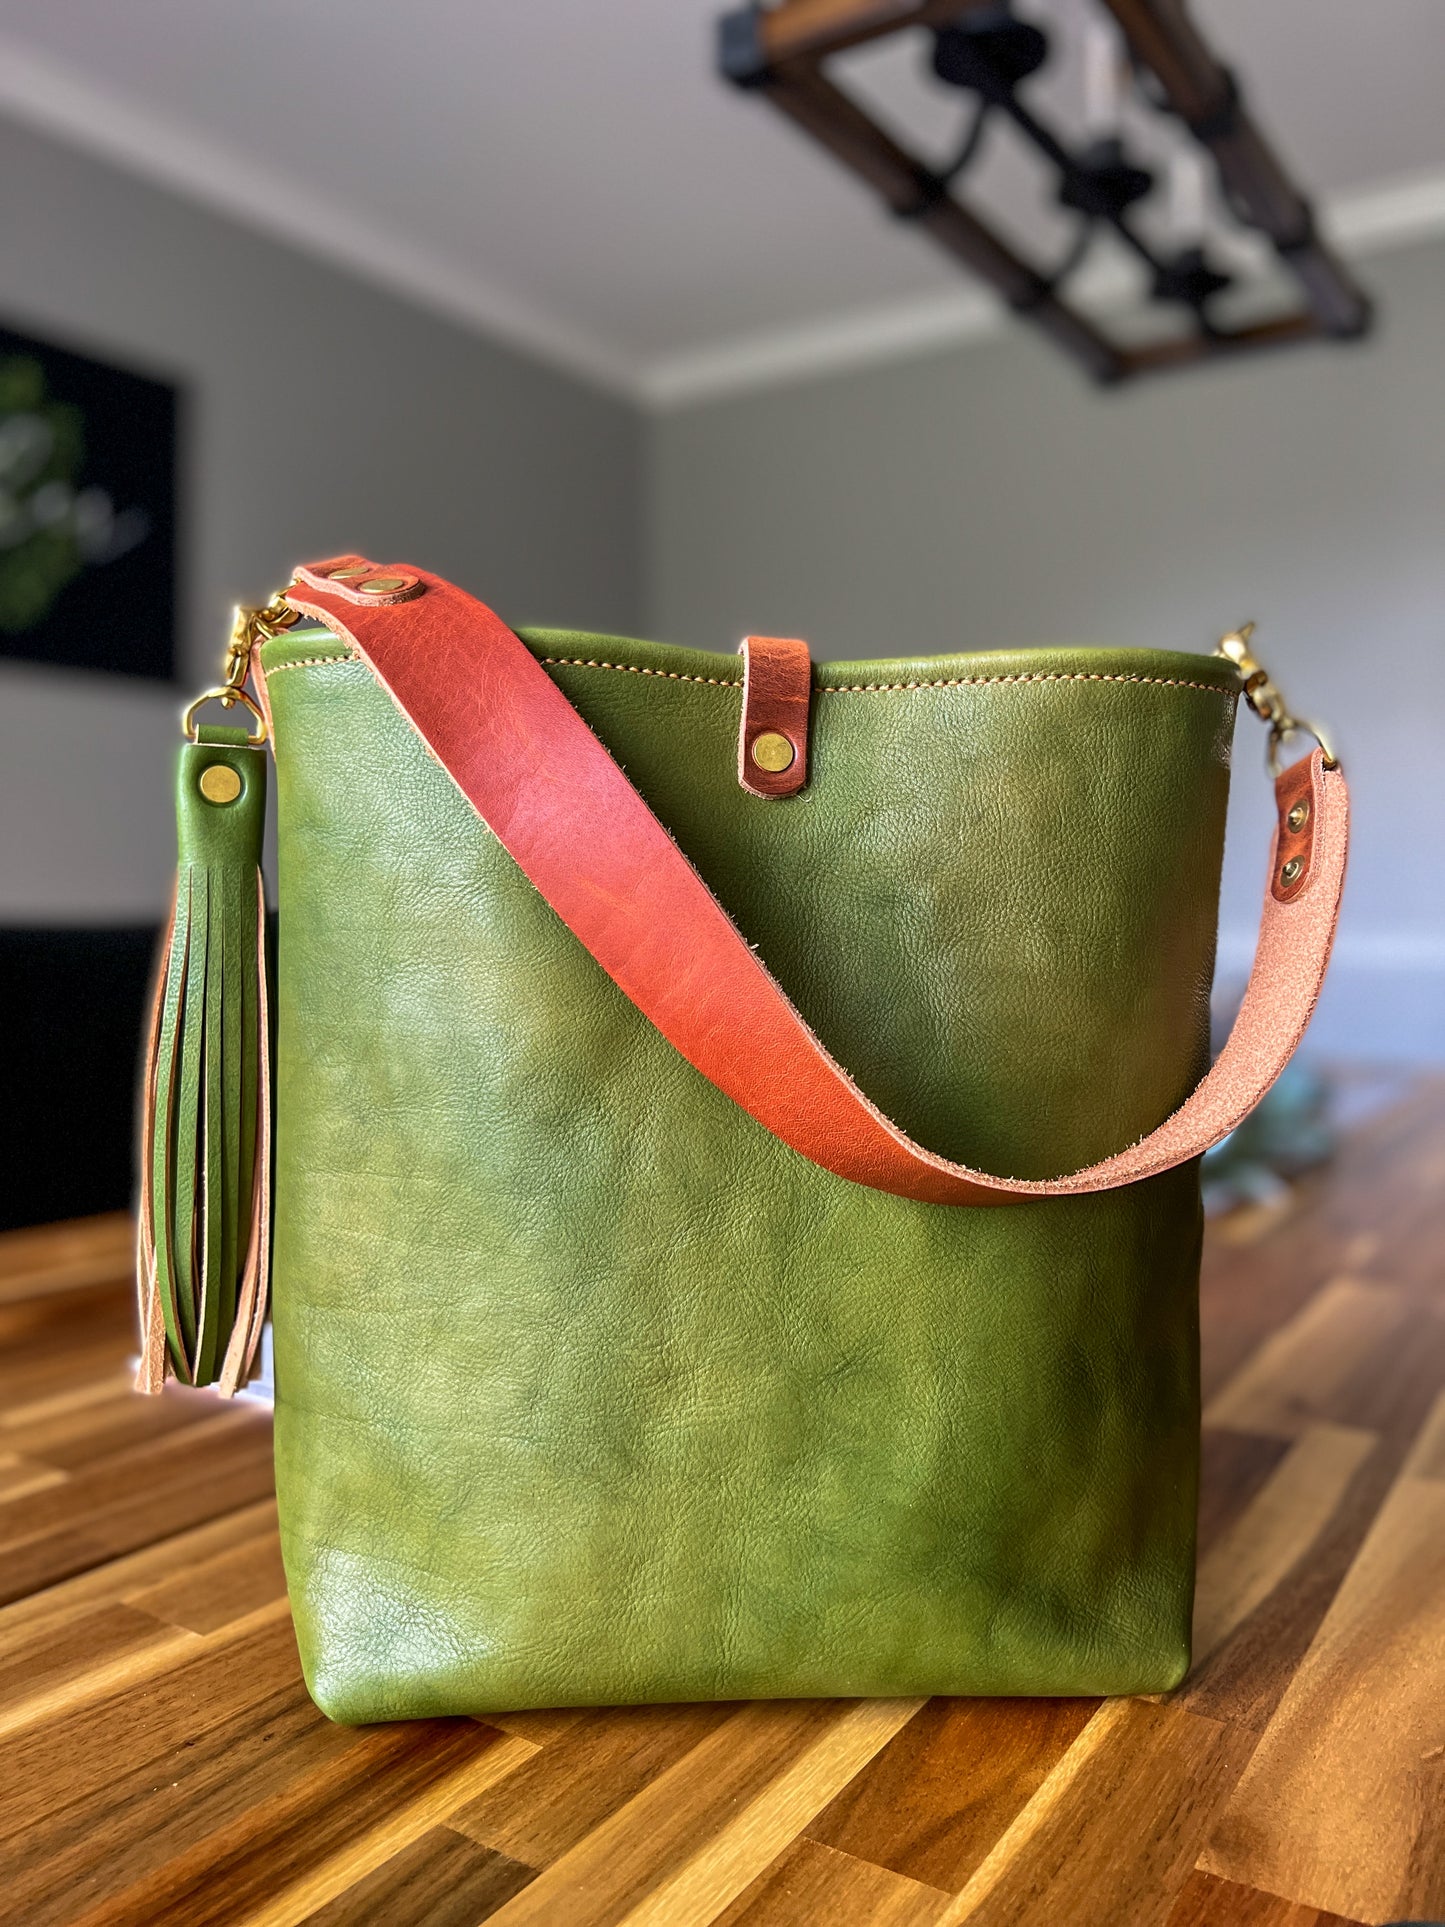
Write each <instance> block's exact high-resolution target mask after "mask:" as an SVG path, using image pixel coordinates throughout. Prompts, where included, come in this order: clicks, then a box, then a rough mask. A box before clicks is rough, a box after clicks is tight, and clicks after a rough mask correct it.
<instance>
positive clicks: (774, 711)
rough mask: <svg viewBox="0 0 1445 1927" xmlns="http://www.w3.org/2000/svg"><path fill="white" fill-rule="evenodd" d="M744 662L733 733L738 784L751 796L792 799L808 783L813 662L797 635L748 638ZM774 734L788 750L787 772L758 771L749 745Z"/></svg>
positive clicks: (743, 648)
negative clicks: (739, 716) (739, 712)
mask: <svg viewBox="0 0 1445 1927" xmlns="http://www.w3.org/2000/svg"><path fill="white" fill-rule="evenodd" d="M741 653H742V658H743V720H742V727H741V729H740V730H739V731H738V781H739V782H740V783H741V784H742V786H743V788H744V789H745V790H748V791H750V792H751V794H752V795H754V796H796V795H797V793H798V791H799V790H800V789H801V788H802V787H803V785H804V783H806V782H807V780H808V711H809V708H810V706H811V704H812V700H813V662H812V658H811V657H810V656H809V654H808V645H807V643H806V642H799V641H798V639H797V637H796V636H748V637H746V638H745V639H744V641H743V643H742V646H741ZM770 731H775V732H776V733H777V734H778V735H779V736H785V737H786V738H787V740H788V741H789V742H790V743H791V744H792V746H793V760H792V762H791V763H789V765H788V767H787V768H786V769H779V770H770V769H760V768H759V767H758V765H757V764H756V763H755V762H754V761H753V753H752V752H753V744H754V743H755V742H756V741H757V740H758V738H759V736H762V735H765V734H767V733H768V732H770Z"/></svg>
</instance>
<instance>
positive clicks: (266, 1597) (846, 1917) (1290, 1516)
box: [0, 1080, 1445, 1927]
mask: <svg viewBox="0 0 1445 1927" xmlns="http://www.w3.org/2000/svg"><path fill="white" fill-rule="evenodd" d="M129 1263H130V1230H129V1226H128V1224H126V1223H125V1222H124V1221H123V1220H120V1219H99V1220H92V1221H89V1222H86V1223H83V1224H77V1225H71V1226H58V1227H55V1228H53V1229H49V1230H45V1231H40V1232H26V1233H12V1234H9V1235H8V1236H7V1237H5V1238H3V1239H0V1600H3V1602H5V1603H4V1604H3V1607H0V1920H3V1921H4V1922H7V1923H27V1924H28V1923H36V1927H40V1923H56V1924H57V1927H60V1924H62V1923H63V1924H66V1927H69V1924H70V1923H79V1922H85V1923H89V1924H91V1927H99V1923H102V1922H104V1923H108V1924H110V1927H119V1924H120V1923H137V1927H140V1924H141V1923H144V1927H158V1924H159V1923H171V1922H174V1923H184V1924H185V1927H201V1924H202V1923H208V1922H214V1923H233V1922H250V1923H267V1927H282V1924H283V1923H293V1922H301V1921H306V1922H311V1923H314V1924H315V1927H343V1924H346V1927H350V1924H351V1923H359V1922H380V1923H386V1924H387V1927H409V1923H420V1922H427V1923H436V1924H437V1927H471V1924H472V1923H475V1922H480V1921H483V1920H493V1921H497V1922H504V1923H507V1927H519V1924H520V1923H523V1922H527V1923H557V1927H593V1924H595V1927H602V1924H603V1923H613V1922H621V1921H627V1922H629V1923H643V1922H646V1923H650V1924H653V1927H690V1924H691V1923H694V1922H696V1923H701V1922H705V1921H716V1922H725V1923H728V1927H801V1924H802V1923H844V1924H849V1923H879V1924H880V1927H882V1924H884V1923H886V1927H939V1924H940V1923H953V1922H959V1921H970V1922H977V1923H981V1924H985V1927H996V1924H998V1923H1027V1924H1029V1927H1032V1924H1033V1923H1039V1927H1060V1924H1062V1927H1095V1924H1096V1923H1097V1927H1217V1924H1220V1923H1222V1924H1223V1927H1232V1924H1233V1923H1240V1924H1241V1927H1245V1924H1248V1927H1326V1923H1337V1922H1346V1923H1348V1922H1383V1921H1390V1920H1395V1919H1400V1918H1406V1917H1408V1918H1413V1919H1425V1920H1428V1919H1431V1918H1433V1917H1437V1916H1441V1915H1445V1278H1442V1264H1445V1081H1439V1080H1437V1081H1433V1082H1431V1081H1422V1082H1420V1083H1418V1084H1416V1085H1413V1086H1411V1087H1410V1089H1409V1090H1408V1092H1407V1093H1406V1095H1405V1096H1404V1097H1403V1099H1402V1101H1400V1102H1399V1103H1397V1104H1396V1105H1394V1106H1393V1107H1392V1108H1391V1109H1389V1110H1388V1111H1386V1112H1384V1113H1382V1114H1379V1115H1376V1116H1375V1117H1374V1118H1372V1119H1371V1120H1369V1121H1368V1122H1366V1123H1365V1124H1363V1125H1362V1126H1360V1127H1359V1128H1358V1129H1357V1130H1356V1131H1354V1132H1353V1133H1352V1134H1351V1136H1350V1138H1349V1140H1348V1142H1347V1143H1346V1146H1345V1148H1344V1150H1343V1151H1342V1153H1341V1155H1340V1157H1339V1159H1338V1160H1337V1162H1336V1163H1335V1165H1334V1166H1333V1167H1332V1168H1331V1170H1330V1171H1329V1172H1327V1173H1325V1174H1323V1175H1322V1176H1320V1177H1318V1178H1316V1179H1313V1180H1311V1181H1310V1182H1309V1183H1307V1184H1306V1185H1305V1186H1304V1187H1302V1188H1301V1190H1300V1191H1299V1193H1298V1194H1297V1195H1296V1198H1295V1201H1294V1203H1293V1204H1292V1205H1291V1206H1290V1207H1289V1208H1288V1209H1286V1210H1285V1211H1284V1212H1283V1213H1279V1214H1275V1215H1269V1214H1260V1213H1256V1214H1254V1215H1253V1216H1250V1217H1243V1218H1239V1217H1237V1218H1234V1219H1230V1220H1226V1221H1225V1222H1224V1223H1223V1224H1222V1225H1220V1226H1219V1227H1217V1228H1214V1229H1212V1230H1211V1235H1210V1238H1209V1242H1208V1248H1207V1252H1206V1261H1205V1284H1204V1337H1205V1427H1206V1429H1205V1464H1206V1479H1205V1490H1204V1498H1203V1511H1202V1532H1203V1540H1202V1560H1201V1567H1200V1581H1199V1603H1198V1612H1197V1632H1198V1659H1197V1662H1196V1665H1195V1668H1194V1671H1193V1673H1192V1674H1191V1676H1190V1678H1189V1679H1188V1680H1187V1681H1186V1682H1185V1684H1184V1685H1183V1686H1182V1687H1181V1688H1180V1689H1179V1691H1178V1692H1176V1693H1174V1694H1173V1695H1171V1696H1170V1697H1169V1698H1168V1699H1167V1700H1166V1701H1147V1700H1124V1701H1112V1702H1106V1703H1100V1702H1094V1701H1057V1700H1055V1701H988V1700H932V1701H929V1702H927V1703H926V1704H922V1705H920V1704H918V1703H916V1702H914V1701H896V1702H861V1703H836V1702H831V1703H830V1702H823V1703H801V1704H793V1703H788V1704H763V1705H752V1706H700V1707H699V1706H681V1707H653V1708H645V1709H641V1710H637V1709H633V1710H620V1711H606V1712H585V1713H577V1712H558V1713H525V1714H518V1715H516V1716H515V1717H506V1718H500V1717H499V1718H495V1719H492V1720H490V1721H488V1722H487V1723H485V1724H483V1723H481V1722H474V1721H467V1720H454V1721H433V1722H426V1723H418V1724H412V1725H404V1726H392V1727H372V1728H364V1729H356V1730H345V1729H342V1728H338V1727H333V1726H329V1725H328V1724H327V1722H326V1721H325V1720H323V1719H322V1717H321V1716H320V1714H318V1713H317V1712H316V1711H315V1709H314V1708H313V1707H312V1706H311V1704H310V1702H309V1701H308V1699H307V1698H306V1694H305V1691H304V1689H303V1687H302V1684H301V1678H300V1673H299V1670H298V1667H297V1663H296V1653H295V1647H294V1644H293V1641H292V1636H291V1627H290V1621H289V1619H288V1617H287V1612H286V1603H285V1587H284V1582H283V1578H282V1573H281V1566H280V1560H279V1557H278V1553H277V1547H276V1528H275V1509H274V1505H273V1503H272V1497H271V1474H270V1426H269V1421H268V1417H267V1414H266V1413H265V1412H264V1411H263V1410H261V1409H258V1408H257V1407H255V1406H249V1407H248V1406H246V1405H237V1406H230V1407H228V1406H225V1405H222V1404H220V1403H218V1402H215V1401H213V1400H211V1399H209V1398H207V1397H204V1396H199V1395H195V1394H187V1393H184V1392H176V1391H172V1392H168V1393H167V1395H166V1396H165V1397H164V1398H163V1399H159V1400H144V1399H140V1398H137V1397H135V1396H134V1395H133V1394H132V1393H131V1392H130V1390H129V1385H128V1372H127V1370H126V1360H127V1357H128V1355H129V1354H130V1352H131V1351H132V1349H133V1339H132V1327H131V1317H132V1314H131V1309H130V1299H129V1294H128V1286H127V1285H126V1283H125V1279H126V1273H127V1271H128V1268H129Z"/></svg>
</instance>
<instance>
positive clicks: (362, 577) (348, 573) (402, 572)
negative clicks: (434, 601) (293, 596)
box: [296, 555, 422, 609]
mask: <svg viewBox="0 0 1445 1927" xmlns="http://www.w3.org/2000/svg"><path fill="white" fill-rule="evenodd" d="M296 580H297V581H298V582H304V583H306V584H307V585H308V586H309V587H311V588H313V589H325V590H326V591H327V592H328V594H331V595H339V596H340V597H341V598H342V600H343V601H345V602H354V603H355V604H356V606H357V607H358V608H359V609H365V608H374V607H376V606H377V605H380V606H381V607H382V608H387V607H389V606H390V605H391V604H392V603H394V602H410V601H411V599H412V597H413V596H417V595H420V594H421V591H422V585H421V581H420V579H419V578H418V577H417V575H416V574H415V573H414V572H413V571H411V570H409V569H381V568H378V567H377V565H376V564H375V563H374V562H368V561H367V559H366V557H365V556H364V555H333V556H332V557H331V559H330V560H329V561H327V562H308V563H305V564H303V566H302V567H301V568H299V569H298V570H297V571H296ZM378 581H380V582H386V583H388V584H389V583H391V582H395V584H396V586H395V588H390V587H388V588H387V589H385V590H384V591H381V592H378V593H372V592H370V591H368V589H367V586H366V585H367V583H369V582H378Z"/></svg>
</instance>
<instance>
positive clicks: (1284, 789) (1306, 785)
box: [1269, 757, 1315, 903]
mask: <svg viewBox="0 0 1445 1927" xmlns="http://www.w3.org/2000/svg"><path fill="white" fill-rule="evenodd" d="M1274 793H1275V801H1276V804H1277V806H1278V809H1279V830H1278V833H1277V835H1276V838H1275V846H1274V865H1273V868H1272V869H1271V871H1270V878H1269V888H1270V894H1271V895H1272V896H1274V897H1276V898H1277V899H1278V900H1279V901H1280V902H1281V903H1288V901H1289V900H1290V898H1291V897H1296V896H1298V895H1299V893H1300V891H1301V890H1303V888H1304V887H1305V885H1306V884H1307V883H1308V882H1309V878H1310V870H1311V869H1312V868H1313V866H1314V851H1315V809H1314V796H1313V793H1312V791H1311V788H1310V765H1309V758H1308V757H1306V758H1305V759H1304V760H1303V761H1302V762H1298V763H1292V764H1291V765H1290V767H1289V768H1288V769H1287V770H1283V771H1281V773H1280V774H1279V776H1278V777H1277V778H1276V779H1275V786H1274ZM1298 807H1302V808H1303V809H1304V812H1305V819H1304V821H1303V823H1301V824H1300V826H1299V828H1298V829H1291V828H1290V824H1289V818H1290V812H1291V811H1292V810H1294V809H1296V808H1298ZM1291 863H1298V864H1299V866H1300V867H1299V870H1298V872H1297V873H1295V874H1293V875H1291V876H1290V877H1289V878H1288V880H1286V868H1287V866H1288V865H1289V864H1291Z"/></svg>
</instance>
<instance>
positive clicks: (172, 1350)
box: [136, 731, 271, 1397]
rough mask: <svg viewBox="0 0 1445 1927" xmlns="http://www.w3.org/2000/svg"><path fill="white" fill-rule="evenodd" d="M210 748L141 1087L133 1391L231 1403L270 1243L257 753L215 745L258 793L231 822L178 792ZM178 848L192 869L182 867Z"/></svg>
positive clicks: (258, 1313) (260, 1308) (259, 1302)
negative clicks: (193, 1390) (210, 1391)
mask: <svg viewBox="0 0 1445 1927" xmlns="http://www.w3.org/2000/svg"><path fill="white" fill-rule="evenodd" d="M208 734H214V735H215V736H220V735H222V732H221V731H215V732H208ZM225 734H227V735H229V734H230V732H225ZM207 747H209V745H207V744H206V743H205V742H204V741H203V742H202V744H200V745H197V746H194V747H192V748H188V749H187V750H185V751H183V752H182V772H181V796H180V799H179V814H180V817H181V843H182V865H181V868H180V871H179V874H178V876H177V881H176V895H175V904H174V908H173V911H172V915H171V921H170V926H169V929H168V931H167V935H166V940H165V944H164V947H163V951H162V957H161V964H160V969H159V972H158V975H157V981H156V991H155V1001H154V1007H153V1010H152V1018H151V1026H150V1035H149V1039H148V1043H147V1049H146V1059H145V1069H144V1075H143V1083H142V1119H141V1158H140V1164H141V1170H140V1194H141V1195H140V1210H139V1214H138V1216H139V1248H138V1252H137V1284H138V1289H139V1295H140V1320H141V1360H140V1369H139V1372H138V1374H137V1377H136V1389H137V1390H138V1391H142V1392H151V1393H155V1392H159V1391H160V1390H161V1389H162V1387H163V1386H164V1384H165V1382H166V1380H167V1379H168V1378H172V1377H173V1378H176V1379H179V1380H180V1381H181V1383H183V1384H187V1385H214V1386H215V1387H216V1389H217V1390H218V1391H219V1392H220V1393H221V1394H222V1395H223V1396H225V1397H230V1396H231V1395H233V1394H234V1393H235V1392H236V1391H238V1390H239V1389H240V1387H241V1386H242V1385H244V1384H245V1383H246V1382H247V1380H248V1379H249V1378H250V1376H251V1374H252V1371H253V1370H254V1367H255V1362H256V1356H257V1352H258V1349H259V1345H260V1338H261V1328H262V1326H263V1324H264V1322H265V1317H266V1287H267V1278H268V1271H269V1255H270V1241H271V1075H270V1056H271V1045H270V1010H269V998H268V995H267V981H266V979H267V967H266V903H265V893H264V887H263V884H262V878H261V872H260V868H259V865H258V861H257V858H258V857H259V842H260V809H261V807H262V798H263V797H264V781H265V773H264V765H263V764H262V763H261V762H260V758H259V755H258V754H257V753H256V752H252V751H247V750H240V751H239V752H237V751H235V750H232V749H231V746H230V745H229V744H226V745H224V748H225V749H226V750H229V751H230V754H227V755H226V756H225V757H224V760H225V761H226V762H227V763H229V764H231V765H232V766H233V767H234V766H236V765H237V764H238V763H239V762H240V759H241V758H243V757H253V756H254V757H255V758H256V761H255V762H254V763H253V764H252V765H251V766H250V768H248V769H247V772H246V773H247V779H248V783H247V788H248V790H252V789H253V786H254V790H259V791H260V795H259V796H258V795H256V794H254V792H253V793H252V794H251V795H250V796H249V797H247V798H246V800H247V801H249V802H250V804H251V807H250V808H242V807H241V806H240V804H239V803H235V804H231V805H229V806H227V807H229V808H230V809H233V810H234V812H235V813H234V816H233V817H232V818H231V819H230V820H229V821H226V820H225V819H224V818H223V817H222V814H221V810H219V809H216V808H215V806H213V805H209V804H206V803H204V802H201V803H199V804H198V803H197V801H196V797H195V795H188V794H187V791H188V788H189V789H191V790H194V789H195V780H194V779H195V778H196V776H197V773H198V772H202V773H203V772H204V769H205V768H206V767H207V764H206V762H205V760H204V758H203V757H198V756H197V754H196V751H197V749H200V750H204V749H206V748H207ZM243 767H244V765H243ZM198 809H199V810H200V811H204V812H205V813H206V814H205V815H198V814H197V811H198ZM188 817H189V818H190V819H191V820H190V821H189V822H188ZM188 832H189V834H188ZM188 843H190V844H191V845H192V848H191V850H190V852H189V854H190V855H191V856H192V857H193V858H194V859H195V860H191V861H186V860H185V858H186V856H187V854H188V852H187V844H188Z"/></svg>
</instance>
